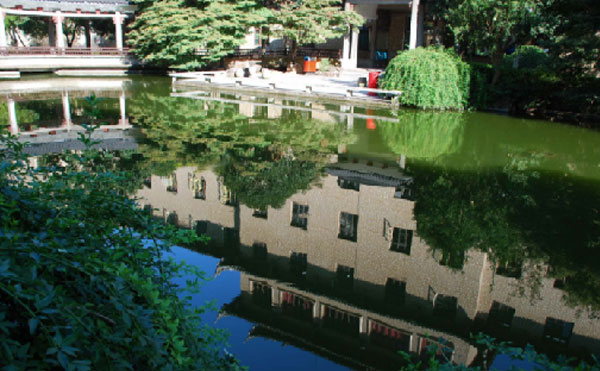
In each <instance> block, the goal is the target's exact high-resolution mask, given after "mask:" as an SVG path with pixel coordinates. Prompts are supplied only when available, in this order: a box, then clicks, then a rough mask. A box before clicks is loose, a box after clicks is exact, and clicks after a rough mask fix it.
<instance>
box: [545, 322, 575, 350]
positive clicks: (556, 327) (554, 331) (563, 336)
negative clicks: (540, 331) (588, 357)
mask: <svg viewBox="0 0 600 371" xmlns="http://www.w3.org/2000/svg"><path fill="white" fill-rule="evenodd" d="M573 326H574V324H573V322H566V321H562V320H560V319H556V318H552V317H548V318H546V326H545V327H544V338H545V339H546V340H550V341H552V342H555V343H560V344H568V343H569V340H570V339H571V335H572V334H573Z"/></svg>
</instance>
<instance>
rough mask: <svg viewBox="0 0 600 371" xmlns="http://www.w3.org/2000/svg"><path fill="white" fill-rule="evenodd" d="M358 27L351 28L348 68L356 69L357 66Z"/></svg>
mask: <svg viewBox="0 0 600 371" xmlns="http://www.w3.org/2000/svg"><path fill="white" fill-rule="evenodd" d="M359 31H360V30H359V29H358V27H352V45H351V46H350V63H349V64H348V68H356V67H357V66H358V33H359Z"/></svg>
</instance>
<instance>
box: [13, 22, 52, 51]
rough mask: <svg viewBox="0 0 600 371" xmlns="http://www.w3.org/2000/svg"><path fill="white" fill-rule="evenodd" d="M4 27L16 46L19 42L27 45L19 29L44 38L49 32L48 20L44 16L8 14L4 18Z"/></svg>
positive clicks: (27, 33)
mask: <svg viewBox="0 0 600 371" xmlns="http://www.w3.org/2000/svg"><path fill="white" fill-rule="evenodd" d="M4 27H5V28H6V32H7V33H8V36H9V37H10V38H11V39H12V43H13V44H14V45H15V46H18V45H19V44H21V45H22V46H25V42H24V41H23V40H22V39H21V36H20V35H19V31H22V32H23V33H25V34H26V35H29V36H31V37H34V38H42V37H44V36H46V35H47V34H48V22H47V20H46V19H44V18H42V17H21V16H15V15H7V16H6V17H5V19H4Z"/></svg>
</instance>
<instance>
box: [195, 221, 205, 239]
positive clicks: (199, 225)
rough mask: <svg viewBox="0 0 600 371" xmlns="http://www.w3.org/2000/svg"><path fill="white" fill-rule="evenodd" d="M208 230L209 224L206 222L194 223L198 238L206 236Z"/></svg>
mask: <svg viewBox="0 0 600 371" xmlns="http://www.w3.org/2000/svg"><path fill="white" fill-rule="evenodd" d="M207 229H208V222H207V221H206V220H197V221H196V223H194V230H195V231H196V234H197V235H198V236H200V235H203V234H206V230H207Z"/></svg>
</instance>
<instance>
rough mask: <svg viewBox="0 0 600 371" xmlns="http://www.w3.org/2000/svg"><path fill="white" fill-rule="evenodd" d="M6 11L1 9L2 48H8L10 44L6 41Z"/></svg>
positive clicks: (0, 33)
mask: <svg viewBox="0 0 600 371" xmlns="http://www.w3.org/2000/svg"><path fill="white" fill-rule="evenodd" d="M4 15H5V13H4V9H0V48H6V47H7V46H8V42H7V41H6V28H5V27H4Z"/></svg>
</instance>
